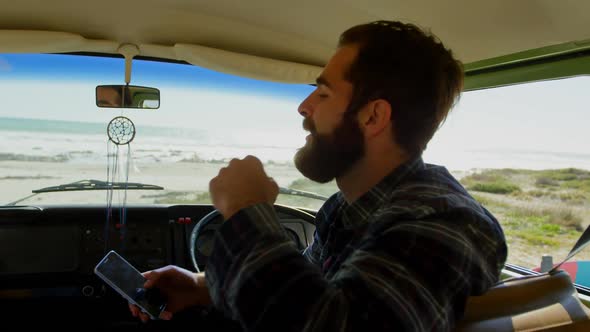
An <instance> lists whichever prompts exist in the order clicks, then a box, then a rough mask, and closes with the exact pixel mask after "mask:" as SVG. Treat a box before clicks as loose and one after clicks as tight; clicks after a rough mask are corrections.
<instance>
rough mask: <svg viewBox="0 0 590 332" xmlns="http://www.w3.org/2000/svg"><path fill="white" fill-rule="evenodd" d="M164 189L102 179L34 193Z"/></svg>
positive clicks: (62, 185)
mask: <svg viewBox="0 0 590 332" xmlns="http://www.w3.org/2000/svg"><path fill="white" fill-rule="evenodd" d="M110 189H113V190H123V189H127V190H163V189H164V187H160V186H156V185H153V184H143V183H133V182H106V181H100V180H81V181H77V182H72V183H68V184H61V185H59V186H52V187H46V188H41V189H36V190H33V193H35V194H39V193H49V192H58V191H86V190H110Z"/></svg>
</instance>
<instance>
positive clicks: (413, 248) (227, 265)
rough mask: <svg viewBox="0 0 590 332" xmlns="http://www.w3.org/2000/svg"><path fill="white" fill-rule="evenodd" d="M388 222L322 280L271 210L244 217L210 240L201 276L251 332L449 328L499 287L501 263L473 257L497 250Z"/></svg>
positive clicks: (444, 226) (427, 225)
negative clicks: (479, 295) (476, 294)
mask: <svg viewBox="0 0 590 332" xmlns="http://www.w3.org/2000/svg"><path fill="white" fill-rule="evenodd" d="M387 219H388V218H387V215H381V216H380V217H379V219H378V220H376V222H374V223H372V226H371V227H372V229H369V230H368V231H367V234H366V235H365V237H364V238H363V239H362V241H361V242H360V244H359V245H358V246H357V247H356V248H355V250H354V251H353V252H352V254H350V255H349V256H348V257H347V258H346V260H345V261H344V262H343V263H342V264H341V266H340V268H339V270H338V271H336V273H335V274H333V275H332V276H330V277H329V278H326V277H325V276H324V275H323V274H322V273H321V271H320V269H319V268H318V267H317V265H315V264H313V263H312V262H310V260H309V259H308V258H306V256H305V255H301V254H300V253H299V252H298V251H297V248H296V247H295V246H294V245H293V244H291V242H290V240H289V239H288V237H287V236H286V235H285V233H284V231H283V230H282V227H281V226H280V225H279V223H278V220H277V216H276V214H275V212H274V209H273V208H272V205H270V204H258V205H254V206H251V207H249V208H246V209H243V210H241V211H240V212H238V213H237V214H236V215H234V216H233V217H232V218H230V219H229V220H228V221H226V222H225V223H224V224H223V225H222V227H221V228H220V230H219V231H218V232H217V233H216V239H215V242H214V248H213V252H212V256H211V257H210V259H209V260H208V265H207V270H206V277H207V281H208V285H209V290H210V294H211V297H212V299H213V302H214V304H215V305H216V307H217V308H219V309H221V310H223V311H224V312H225V313H226V314H227V315H229V316H230V317H231V318H232V319H234V320H237V321H238V322H239V323H240V324H241V325H242V327H243V328H244V329H245V330H248V331H252V330H281V331H283V330H285V331H367V330H370V329H376V330H395V331H408V330H412V331H427V330H428V331H449V330H451V329H452V328H453V327H454V324H455V321H456V320H457V319H458V318H459V317H460V315H461V313H462V311H463V309H464V305H465V302H466V299H467V297H468V296H469V294H470V293H471V291H472V289H473V288H477V289H485V288H487V287H489V286H490V285H491V284H492V283H494V282H495V281H496V280H497V278H498V271H496V269H495V266H496V263H497V262H491V261H489V257H491V256H490V255H486V254H484V253H482V252H481V251H480V250H479V249H478V248H486V247H489V248H494V246H495V243H479V244H478V245H477V246H476V245H474V244H473V241H472V237H471V236H467V235H465V234H464V233H463V232H461V231H460V230H459V229H458V228H457V227H453V226H450V225H448V223H444V222H437V220H427V221H426V220H424V221H416V220H412V221H411V222H397V221H396V222H395V223H394V224H393V223H388V222H387ZM473 229H475V228H473ZM481 239H482V241H484V242H485V241H492V242H494V241H496V240H495V239H494V238H493V237H492V236H482V237H481Z"/></svg>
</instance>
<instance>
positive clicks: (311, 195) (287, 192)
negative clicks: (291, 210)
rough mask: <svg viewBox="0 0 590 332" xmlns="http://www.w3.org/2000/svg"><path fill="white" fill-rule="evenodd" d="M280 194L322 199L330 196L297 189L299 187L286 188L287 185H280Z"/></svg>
mask: <svg viewBox="0 0 590 332" xmlns="http://www.w3.org/2000/svg"><path fill="white" fill-rule="evenodd" d="M279 194H284V195H294V196H301V197H308V198H314V199H319V200H321V201H325V200H327V199H328V198H329V197H326V196H322V195H319V194H316V193H312V192H309V191H303V190H297V189H291V188H285V187H279Z"/></svg>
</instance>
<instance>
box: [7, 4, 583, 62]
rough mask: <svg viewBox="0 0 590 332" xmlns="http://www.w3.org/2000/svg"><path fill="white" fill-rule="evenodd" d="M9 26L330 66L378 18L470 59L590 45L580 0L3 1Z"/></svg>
mask: <svg viewBox="0 0 590 332" xmlns="http://www.w3.org/2000/svg"><path fill="white" fill-rule="evenodd" d="M0 8H2V10H0V29H2V30H43V31H60V32H70V33H74V34H79V35H81V36H82V37H84V38H87V39H98V40H108V41H114V42H117V43H118V44H121V43H134V44H137V45H141V44H152V45H165V46H173V45H175V44H178V43H181V44H197V45H202V46H208V47H213V48H218V49H223V50H227V51H232V52H239V53H245V54H250V55H256V56H261V57H265V58H272V59H278V60H285V61H291V62H297V63H303V64H310V65H315V66H323V65H324V64H325V63H326V61H327V59H328V58H329V56H330V55H331V53H332V51H333V50H334V47H335V45H336V40H337V37H338V35H339V34H340V33H341V32H342V31H343V30H345V29H346V28H348V27H350V26H352V25H355V24H359V23H364V22H368V21H373V20H378V19H391V20H402V21H405V22H411V23H415V24H417V25H419V26H420V27H423V28H427V29H430V30H431V31H432V32H433V33H434V34H435V35H437V36H438V37H439V38H440V39H441V40H443V42H444V43H445V44H446V45H447V46H448V47H450V48H452V49H453V50H454V52H455V54H456V55H457V57H458V58H459V59H460V60H461V61H463V62H465V63H469V62H473V61H476V60H481V59H486V58H491V57H496V56H500V55H505V54H509V53H514V52H518V51H522V50H526V49H530V48H538V47H543V46H547V45H553V44H559V43H564V42H568V41H573V40H587V39H590V24H589V22H590V20H589V18H590V17H589V14H588V13H590V1H580V0H560V1H555V0H536V1H535V0H529V1H514V0H488V1H480V0H475V1H474V0H445V1H440V0H429V1H427V0H413V1H407V0H364V1H361V0H297V1H285V0H101V1H93V2H90V1H80V0H51V1H40V0H36V1H34V0H19V1H15V0H10V1H8V0H0Z"/></svg>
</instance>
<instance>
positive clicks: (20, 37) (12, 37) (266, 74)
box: [0, 30, 322, 84]
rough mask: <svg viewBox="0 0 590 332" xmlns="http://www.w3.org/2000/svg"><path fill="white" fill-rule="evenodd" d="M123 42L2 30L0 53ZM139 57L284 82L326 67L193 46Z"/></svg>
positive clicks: (150, 48)
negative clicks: (166, 60) (184, 63)
mask: <svg viewBox="0 0 590 332" xmlns="http://www.w3.org/2000/svg"><path fill="white" fill-rule="evenodd" d="M119 46H120V45H119V43H117V42H114V41H109V40H98V39H87V38H84V37H82V36H80V35H78V34H73V33H67V32H55V31H39V30H0V53H70V52H91V53H108V54H117V53H118V49H119ZM139 55H142V56H148V57H156V58H165V59H175V60H182V61H186V62H188V63H190V64H193V65H196V66H199V67H203V68H207V69H210V70H214V71H218V72H222V73H226V74H231V75H238V76H243V77H249V78H253V79H260V80H265V81H274V82H281V83H297V84H310V83H314V82H315V80H316V78H317V76H318V75H319V74H320V72H321V70H322V68H321V67H318V66H313V65H307V64H301V63H294V62H289V61H282V60H276V59H271V58H264V57H259V56H253V55H248V54H242V53H236V52H230V51H225V50H221V49H217V48H211V47H206V46H201V45H193V44H176V45H174V46H164V45H154V44H142V45H139Z"/></svg>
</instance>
